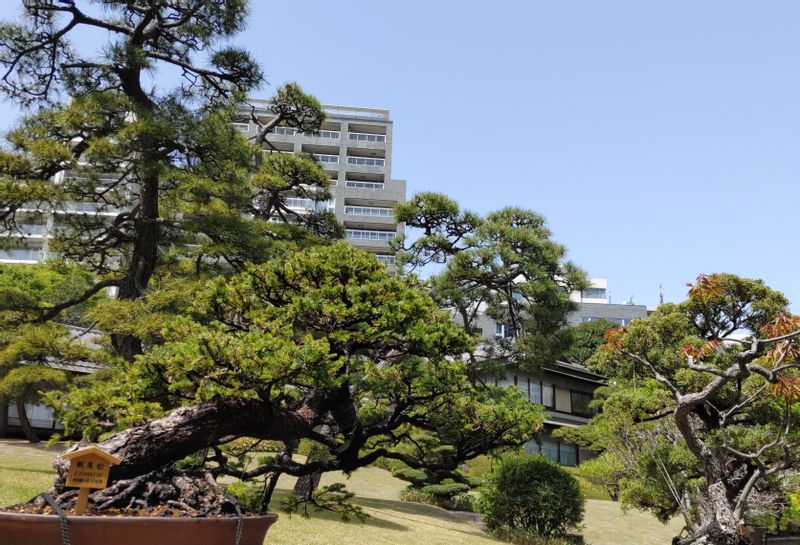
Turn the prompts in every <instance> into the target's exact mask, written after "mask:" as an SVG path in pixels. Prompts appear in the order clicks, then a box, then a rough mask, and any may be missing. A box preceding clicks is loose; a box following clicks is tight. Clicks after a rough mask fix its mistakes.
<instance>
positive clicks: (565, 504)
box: [478, 456, 585, 537]
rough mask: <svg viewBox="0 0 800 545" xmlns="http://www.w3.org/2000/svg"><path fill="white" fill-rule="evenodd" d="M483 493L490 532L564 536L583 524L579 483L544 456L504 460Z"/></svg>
mask: <svg viewBox="0 0 800 545" xmlns="http://www.w3.org/2000/svg"><path fill="white" fill-rule="evenodd" d="M480 491H481V497H480V501H479V503H478V508H479V510H480V512H481V513H483V515H484V518H485V521H486V525H487V526H488V527H489V529H491V530H499V531H514V530H525V531H534V532H536V534H538V535H540V536H542V537H550V536H563V535H566V533H567V531H568V530H569V529H570V528H575V527H576V526H577V525H578V524H579V523H580V522H581V520H583V508H584V504H585V499H584V497H583V494H582V493H581V489H580V486H579V485H578V481H577V480H576V479H575V478H574V477H573V476H572V475H570V474H569V473H568V472H567V471H565V470H564V469H563V468H562V467H561V466H559V465H558V464H556V463H554V462H551V461H550V460H548V459H546V458H544V457H542V456H509V457H506V458H503V459H502V460H501V461H500V462H499V463H496V464H495V466H494V468H493V469H492V471H491V473H489V475H488V476H487V478H486V482H485V483H484V485H483V486H482V487H481V490H480Z"/></svg>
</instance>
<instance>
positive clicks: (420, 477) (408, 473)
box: [392, 467, 428, 486]
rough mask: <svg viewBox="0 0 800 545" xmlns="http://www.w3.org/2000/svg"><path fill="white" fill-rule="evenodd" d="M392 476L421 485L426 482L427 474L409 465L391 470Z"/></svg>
mask: <svg viewBox="0 0 800 545" xmlns="http://www.w3.org/2000/svg"><path fill="white" fill-rule="evenodd" d="M392 477H396V478H398V479H402V480H404V481H408V482H410V483H411V484H412V485H415V486H422V485H423V484H425V483H426V482H428V474H427V473H425V472H424V471H422V470H420V469H411V468H410V467H401V468H400V469H395V470H394V471H392Z"/></svg>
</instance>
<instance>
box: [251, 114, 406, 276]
mask: <svg viewBox="0 0 800 545" xmlns="http://www.w3.org/2000/svg"><path fill="white" fill-rule="evenodd" d="M251 104H252V105H253V106H255V110H254V111H253V112H252V113H254V114H255V115H256V116H258V118H259V121H260V122H262V123H267V122H269V121H270V120H271V119H273V117H274V115H273V114H272V113H271V112H270V111H269V109H268V106H269V102H268V101H261V100H252V101H251ZM323 108H324V110H325V114H326V119H325V122H324V123H323V124H322V127H321V128H320V130H319V131H317V132H316V133H313V134H308V133H302V132H298V131H296V130H295V129H292V128H290V127H281V126H279V127H275V129H274V130H273V132H272V133H270V134H269V135H268V136H267V141H268V142H269V144H268V145H266V146H265V150H264V153H295V154H297V153H308V154H311V155H313V156H314V157H315V158H316V159H317V161H318V162H319V164H320V165H321V166H322V168H323V169H324V170H325V172H327V173H328V174H329V175H330V177H331V185H332V188H331V192H332V194H333V197H332V199H331V200H330V201H329V202H327V203H315V202H313V201H311V200H309V199H295V200H289V205H290V207H293V208H295V209H296V210H298V211H299V212H302V210H303V209H308V210H313V209H317V210H318V209H319V206H320V205H322V206H324V207H327V209H329V210H330V211H332V212H333V213H334V214H335V215H336V219H337V220H338V221H339V222H340V223H341V224H343V225H344V227H345V236H346V238H347V241H348V242H349V243H350V244H352V245H353V246H355V247H357V248H361V249H362V250H366V251H368V252H371V253H373V254H375V255H376V256H377V258H378V260H379V261H381V262H383V263H385V264H386V265H387V266H389V267H390V269H392V270H394V267H395V256H394V253H393V252H392V251H391V249H390V247H389V243H390V242H391V241H392V240H394V239H395V238H396V237H398V236H400V235H402V234H403V232H404V227H403V224H401V223H398V222H397V221H396V220H395V217H394V211H393V207H394V205H395V204H397V203H399V202H403V201H405V198H406V182H405V181H404V180H396V179H394V178H392V125H393V124H392V120H391V119H390V117H389V110H384V109H377V108H358V107H353V106H335V105H324V106H323ZM250 113H251V112H249V111H248V115H250ZM236 126H237V128H238V129H239V130H240V131H241V132H242V133H244V134H245V135H246V136H250V137H252V136H255V134H256V131H257V130H258V129H257V125H256V124H255V123H253V122H251V121H248V120H247V118H244V117H243V118H242V122H241V123H237V124H236Z"/></svg>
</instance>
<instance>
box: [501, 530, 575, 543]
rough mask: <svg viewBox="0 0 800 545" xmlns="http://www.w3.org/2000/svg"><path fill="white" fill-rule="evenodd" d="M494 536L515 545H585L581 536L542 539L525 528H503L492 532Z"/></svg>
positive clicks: (533, 531)
mask: <svg viewBox="0 0 800 545" xmlns="http://www.w3.org/2000/svg"><path fill="white" fill-rule="evenodd" d="M492 535H493V536H494V537H496V538H497V539H501V540H503V541H507V542H509V543H513V544H514V545H584V541H583V538H582V537H580V536H561V537H557V536H550V537H542V536H540V535H539V534H537V533H536V531H535V530H531V529H524V528H515V529H509V528H501V529H498V530H492Z"/></svg>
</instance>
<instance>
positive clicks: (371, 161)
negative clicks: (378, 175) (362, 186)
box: [347, 156, 386, 167]
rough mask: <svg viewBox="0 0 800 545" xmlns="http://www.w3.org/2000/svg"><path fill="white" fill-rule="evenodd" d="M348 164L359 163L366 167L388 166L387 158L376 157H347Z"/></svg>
mask: <svg viewBox="0 0 800 545" xmlns="http://www.w3.org/2000/svg"><path fill="white" fill-rule="evenodd" d="M347 164H348V165H359V166H366V167H383V166H386V159H377V158H374V157H353V156H348V157H347Z"/></svg>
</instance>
